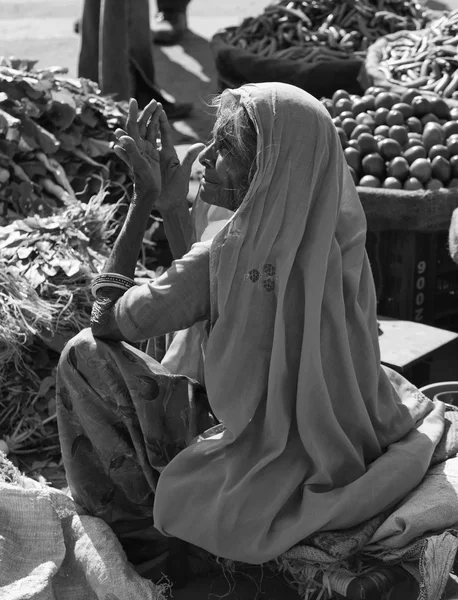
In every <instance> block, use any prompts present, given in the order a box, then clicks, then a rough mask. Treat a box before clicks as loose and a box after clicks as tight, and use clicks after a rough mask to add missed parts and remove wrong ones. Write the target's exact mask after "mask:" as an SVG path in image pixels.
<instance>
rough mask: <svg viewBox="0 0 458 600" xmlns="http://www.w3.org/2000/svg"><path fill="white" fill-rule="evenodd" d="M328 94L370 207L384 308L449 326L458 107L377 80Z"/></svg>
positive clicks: (457, 274) (457, 289)
mask: <svg viewBox="0 0 458 600" xmlns="http://www.w3.org/2000/svg"><path fill="white" fill-rule="evenodd" d="M322 101H323V103H324V105H325V106H326V107H327V109H328V111H329V112H330V114H331V116H332V118H333V121H334V124H335V125H336V127H337V131H338V133H339V136H340V139H341V143H342V146H343V148H344V154H345V157H346V160H347V163H348V165H349V168H350V172H351V174H352V176H353V178H354V181H355V183H356V185H357V189H358V193H359V196H360V199H361V202H362V205H363V207H364V211H365V213H366V218H367V225H368V233H367V242H366V248H367V252H368V255H369V259H370V262H371V266H372V270H373V273H374V279H375V284H376V289H377V298H378V302H379V311H380V314H383V315H386V316H391V317H396V318H404V319H409V320H415V321H421V322H425V323H430V324H436V325H442V326H449V323H448V322H447V319H451V318H455V317H456V315H457V314H458V304H457V302H456V297H457V294H458V270H457V268H456V265H455V264H454V263H453V261H452V260H451V258H450V256H449V252H448V245H447V239H448V229H449V225H450V219H451V216H452V213H453V211H454V210H455V209H456V208H457V207H458V110H457V109H456V108H451V107H450V106H449V105H448V104H447V102H446V101H445V100H444V99H442V98H440V97H439V96H438V95H435V96H430V97H425V96H424V95H422V94H420V93H419V92H418V91H416V90H405V91H404V92H403V93H402V94H399V93H396V92H393V91H387V90H385V89H383V88H376V87H372V88H369V89H368V90H367V91H366V93H365V94H364V95H362V96H355V95H351V94H349V93H348V92H347V91H344V90H339V91H337V92H336V93H335V94H334V95H333V97H332V99H323V100H322Z"/></svg>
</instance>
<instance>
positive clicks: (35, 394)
mask: <svg viewBox="0 0 458 600" xmlns="http://www.w3.org/2000/svg"><path fill="white" fill-rule="evenodd" d="M105 195H106V192H105V191H101V192H100V193H99V194H98V195H97V196H94V197H93V198H92V199H91V200H90V201H89V202H88V203H83V202H79V201H77V200H73V201H71V202H69V203H68V204H67V205H66V208H65V209H64V210H63V211H62V212H60V213H56V214H54V215H52V216H49V217H45V218H42V217H38V216H33V217H28V218H26V219H22V220H16V221H14V222H13V223H10V224H9V225H7V226H6V227H0V253H1V257H2V258H1V259H0V438H3V440H4V442H6V444H7V447H8V449H9V450H10V451H13V452H16V453H28V452H34V451H37V450H40V449H41V450H46V449H48V450H50V449H54V450H56V449H57V450H58V443H57V432H56V428H55V422H54V420H55V414H54V408H53V396H54V386H55V373H54V372H53V371H52V369H53V368H54V367H55V360H54V362H52V361H48V360H47V358H46V357H45V358H44V360H43V358H41V359H39V358H37V357H38V354H37V352H42V353H43V352H44V353H45V354H46V350H44V348H46V345H45V344H48V343H49V340H50V338H52V337H53V336H56V335H60V336H63V337H64V338H69V337H71V336H72V335H74V334H75V333H76V332H78V331H79V330H80V329H82V328H83V327H87V326H88V325H89V321H90V313H91V308H92V298H91V295H90V285H91V281H92V279H93V277H94V276H95V275H96V274H97V273H99V272H100V271H101V269H102V267H103V264H104V262H105V260H106V257H107V256H108V253H109V249H108V246H107V240H108V239H109V238H110V236H111V235H112V234H113V230H114V229H115V228H116V227H117V223H116V220H115V214H116V212H117V206H116V205H110V204H106V203H104V202H103V201H104V197H105ZM40 341H42V342H43V344H41V346H40ZM37 344H38V349H37Z"/></svg>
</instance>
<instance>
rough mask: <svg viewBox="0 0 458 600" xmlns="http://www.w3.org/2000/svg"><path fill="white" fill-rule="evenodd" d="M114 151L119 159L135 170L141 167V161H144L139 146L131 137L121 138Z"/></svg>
mask: <svg viewBox="0 0 458 600" xmlns="http://www.w3.org/2000/svg"><path fill="white" fill-rule="evenodd" d="M114 151H115V152H116V154H117V156H119V158H121V159H122V160H123V161H124V162H125V163H127V164H128V165H129V166H130V167H133V168H134V169H135V168H136V167H138V166H140V162H139V161H143V157H142V155H141V154H140V150H139V149H138V146H137V144H136V143H135V141H134V140H133V139H132V138H131V137H129V136H127V135H124V136H121V137H120V138H119V139H118V142H117V144H116V145H115V147H114Z"/></svg>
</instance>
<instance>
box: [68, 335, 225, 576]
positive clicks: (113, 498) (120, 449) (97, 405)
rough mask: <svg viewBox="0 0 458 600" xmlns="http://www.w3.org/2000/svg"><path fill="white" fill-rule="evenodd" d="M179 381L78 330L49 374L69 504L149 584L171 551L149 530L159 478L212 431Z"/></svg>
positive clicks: (199, 402) (186, 384)
mask: <svg viewBox="0 0 458 600" xmlns="http://www.w3.org/2000/svg"><path fill="white" fill-rule="evenodd" d="M194 389H195V385H194V384H193V382H191V381H190V380H189V379H188V378H186V377H181V376H174V375H171V374H170V373H169V372H168V371H167V370H166V369H165V368H164V367H162V366H161V365H160V364H159V363H158V362H157V361H155V360H154V359H152V358H151V357H149V356H147V355H146V354H144V353H143V352H140V351H139V350H136V349H135V348H133V347H132V346H129V345H128V344H125V343H115V342H105V341H102V340H98V339H95V338H94V337H93V336H92V334H91V332H90V330H84V331H83V332H81V333H80V334H78V335H77V336H75V338H73V339H72V340H70V342H69V343H68V344H67V346H66V347H65V348H64V350H63V352H62V355H61V358H60V362H59V367H58V373H57V418H58V425H59V436H60V442H61V448H62V457H63V460H64V465H65V470H66V475H67V480H68V484H69V487H70V490H71V492H72V495H73V497H74V499H75V501H76V502H77V503H78V504H80V505H81V506H82V507H83V508H84V509H86V510H87V511H88V513H90V514H91V515H94V516H97V517H100V518H102V519H103V520H104V521H106V522H107V523H108V524H109V525H110V526H111V527H112V529H113V530H114V532H115V533H116V535H117V536H118V538H119V539H120V541H121V544H122V545H123V547H124V550H125V551H126V554H127V556H128V558H129V560H130V561H131V562H132V563H133V564H134V565H137V566H138V565H142V564H143V565H145V564H146V565H147V567H148V570H149V573H148V576H149V577H150V578H155V577H160V574H161V572H162V571H164V570H165V569H166V561H167V556H168V554H169V550H170V548H171V546H173V544H175V545H176V542H173V543H171V538H167V537H165V536H162V535H161V534H160V533H159V532H158V531H157V530H156V529H155V527H154V524H153V502H154V492H155V489H156V484H157V481H158V478H159V474H160V471H161V470H162V468H163V467H164V466H166V465H167V464H168V462H169V461H170V460H171V459H172V458H173V457H174V456H175V455H176V454H177V453H178V452H180V451H181V450H182V449H183V448H185V447H186V446H187V445H188V444H189V443H190V441H191V440H192V438H193V437H194V436H195V435H197V434H198V433H199V432H201V431H203V430H205V429H207V428H208V427H211V426H213V425H214V424H215V420H214V418H213V417H212V416H211V414H210V412H209V410H208V404H206V401H205V399H204V398H202V396H197V395H196V394H194Z"/></svg>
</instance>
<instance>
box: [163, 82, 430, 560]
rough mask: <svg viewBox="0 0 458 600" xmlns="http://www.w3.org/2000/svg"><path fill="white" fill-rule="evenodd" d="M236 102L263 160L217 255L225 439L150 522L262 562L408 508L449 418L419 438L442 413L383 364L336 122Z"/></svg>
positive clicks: (290, 108)
mask: <svg viewBox="0 0 458 600" xmlns="http://www.w3.org/2000/svg"><path fill="white" fill-rule="evenodd" d="M232 93H233V94H234V96H235V97H236V98H238V100H239V101H240V102H241V103H242V104H243V105H244V106H245V107H246V109H247V111H248V113H249V115H250V117H251V119H252V120H253V122H254V123H255V126H256V130H257V133H258V154H257V171H256V174H255V176H254V179H253V181H252V183H251V186H250V188H249V190H248V193H247V195H246V197H245V199H244V200H243V203H242V205H241V207H240V208H239V209H238V210H237V211H236V213H235V214H234V216H233V217H232V219H231V220H230V221H229V222H228V224H227V225H226V226H225V227H224V228H223V229H222V230H221V232H220V233H218V234H217V236H216V237H215V238H214V240H213V243H212V249H211V259H210V260H211V264H210V273H211V281H210V287H211V297H212V304H213V307H212V313H213V320H214V323H213V327H212V330H211V333H210V336H209V340H208V344H207V348H206V356H205V382H206V387H207V393H208V397H209V401H210V404H211V407H212V409H213V411H214V413H215V415H216V416H217V418H218V419H219V420H220V421H221V422H222V423H223V424H224V426H225V428H226V429H225V432H224V434H223V435H222V436H219V437H218V436H216V437H215V439H210V440H205V441H202V442H199V443H198V444H196V445H193V446H191V447H189V448H187V449H186V450H184V451H183V452H181V453H180V454H179V455H178V456H177V457H175V458H174V459H173V460H172V462H171V463H170V464H169V465H168V466H167V467H166V469H165V470H164V471H163V472H162V474H161V477H160V480H159V485H158V488H157V493H156V500H155V514H154V518H155V524H156V527H158V528H159V530H160V531H162V532H163V533H166V534H169V535H173V536H176V537H178V538H181V539H184V540H186V541H189V542H191V543H193V544H195V545H198V546H200V547H203V548H205V549H206V550H208V551H210V552H212V553H213V554H216V555H218V556H223V557H226V558H231V559H233V560H240V561H246V562H249V563H262V562H265V561H268V560H270V559H272V558H274V557H276V556H278V555H280V554H281V553H282V552H284V551H285V550H287V549H288V548H290V547H291V546H293V545H294V544H296V543H298V542H299V541H300V540H302V539H303V538H305V537H306V536H308V535H310V534H311V533H313V532H315V531H317V530H320V529H331V528H333V529H338V528H346V527H350V526H352V525H354V524H356V523H359V522H361V521H363V520H365V519H367V518H369V517H371V516H373V515H374V514H376V513H378V512H380V511H381V510H383V509H385V508H386V507H387V506H389V505H392V504H393V503H394V502H396V501H397V500H399V499H401V498H402V497H403V496H404V495H405V494H406V493H407V492H408V491H410V490H411V489H412V488H413V487H415V486H416V485H417V484H418V483H419V482H420V480H421V479H422V477H423V476H424V473H425V472H426V469H427V467H428V464H429V460H430V457H431V454H432V452H433V449H434V442H435V438H434V435H436V436H437V435H440V432H441V421H440V418H439V420H438V421H435V423H436V422H437V423H438V426H437V428H436V429H435V430H434V435H433V434H431V435H426V434H424V433H422V432H419V431H418V430H416V429H415V423H416V422H417V421H420V420H421V419H422V418H423V417H424V416H425V415H426V414H427V413H429V412H430V411H431V410H432V409H433V404H432V403H431V402H430V401H428V400H427V399H424V398H422V397H421V395H420V394H419V393H418V391H416V390H415V388H414V387H413V386H410V385H409V384H408V383H407V382H405V380H403V379H402V378H401V377H399V376H398V378H397V379H396V381H395V387H396V388H397V391H396V389H395V387H393V385H392V383H390V381H389V378H388V376H387V374H386V373H385V371H384V370H383V369H381V367H380V353H379V346H378V332H377V320H376V297H375V291H374V285H373V280H372V275H371V271H370V266H369V263H368V258H367V255H366V252H365V235H366V222H365V216H364V212H363V209H362V206H361V203H360V201H359V198H358V195H357V192H356V189H355V186H354V184H353V180H352V178H351V175H350V173H349V170H348V168H347V166H346V162H345V159H344V156H343V152H342V150H341V145H340V141H339V138H338V135H337V132H336V129H335V127H334V125H333V123H332V121H331V119H330V117H329V115H328V113H327V112H326V110H325V109H324V107H323V106H322V104H321V103H320V102H318V101H317V100H316V99H314V98H313V97H312V96H310V95H309V94H307V93H306V92H304V91H302V90H300V89H298V88H296V87H294V86H290V85H286V84H280V83H264V84H256V85H246V86H243V87H242V88H240V89H238V90H233V91H232ZM400 395H401V396H402V399H401V397H400ZM431 414H435V413H434V411H433V413H431ZM426 421H427V419H426ZM409 432H410V433H409ZM400 440H401V441H400Z"/></svg>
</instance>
